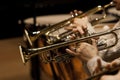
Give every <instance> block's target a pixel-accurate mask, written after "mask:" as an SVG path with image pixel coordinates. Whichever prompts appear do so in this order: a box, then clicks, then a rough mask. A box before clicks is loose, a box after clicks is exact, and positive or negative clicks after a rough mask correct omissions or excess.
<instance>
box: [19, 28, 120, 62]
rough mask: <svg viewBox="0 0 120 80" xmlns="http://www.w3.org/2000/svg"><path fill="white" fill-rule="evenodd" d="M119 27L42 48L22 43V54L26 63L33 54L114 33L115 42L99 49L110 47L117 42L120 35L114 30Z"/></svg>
mask: <svg viewBox="0 0 120 80" xmlns="http://www.w3.org/2000/svg"><path fill="white" fill-rule="evenodd" d="M119 29H120V27H118V28H114V29H112V30H108V31H105V32H102V33H96V34H93V35H90V36H87V37H83V38H78V39H75V40H70V41H67V42H61V43H57V44H53V45H49V46H45V47H40V48H30V49H28V48H25V47H23V46H21V45H20V46H19V48H20V54H21V57H22V60H23V63H26V62H27V61H28V60H29V59H30V58H31V57H32V56H35V55H38V54H41V53H43V52H45V51H50V50H54V49H58V48H60V47H64V46H68V45H70V44H73V43H78V42H81V41H85V40H89V39H91V38H95V37H99V36H103V35H108V34H112V35H113V36H114V37H115V42H114V44H113V45H110V46H107V47H103V48H101V49H99V48H98V49H99V50H104V49H108V48H110V47H113V46H115V45H116V44H117V42H118V36H117V34H116V33H115V32H114V31H116V30H119ZM98 47H99V46H98Z"/></svg>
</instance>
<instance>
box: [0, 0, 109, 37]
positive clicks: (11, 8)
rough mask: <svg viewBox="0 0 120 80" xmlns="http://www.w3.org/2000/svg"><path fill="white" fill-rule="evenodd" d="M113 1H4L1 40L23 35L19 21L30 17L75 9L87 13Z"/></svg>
mask: <svg viewBox="0 0 120 80" xmlns="http://www.w3.org/2000/svg"><path fill="white" fill-rule="evenodd" d="M110 1H111V0H58V1H57V0H16V1H13V0H3V1H2V2H1V3H0V24H1V29H0V34H1V35H0V38H1V39H2V38H9V37H17V36H21V35H22V30H23V26H21V25H20V24H19V23H18V21H19V20H20V21H23V20H24V19H26V18H28V17H34V16H38V15H39V16H40V15H47V14H60V13H69V12H70V11H73V10H74V9H77V10H82V11H86V10H89V9H91V8H93V7H95V6H97V5H104V4H106V3H109V2H110Z"/></svg>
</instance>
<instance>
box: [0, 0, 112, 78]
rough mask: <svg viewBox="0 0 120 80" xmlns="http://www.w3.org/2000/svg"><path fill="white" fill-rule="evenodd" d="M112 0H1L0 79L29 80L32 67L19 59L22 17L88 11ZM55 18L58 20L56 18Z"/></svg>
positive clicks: (22, 26) (23, 18)
mask: <svg viewBox="0 0 120 80" xmlns="http://www.w3.org/2000/svg"><path fill="white" fill-rule="evenodd" d="M110 1H111V0H16V1H14V0H3V1H1V2H0V27H1V29H0V45H1V46H0V63H1V64H0V80H31V71H30V70H31V68H30V67H31V66H30V65H29V63H27V64H26V65H24V64H23V63H22V61H21V57H20V54H19V49H18V45H19V43H22V42H23V29H24V26H25V24H24V20H25V19H27V18H30V17H35V16H36V17H37V16H42V15H49V14H66V13H67V14H69V13H70V11H73V10H75V9H77V10H82V11H87V10H89V9H91V8H93V7H96V6H97V5H104V4H107V3H109V2H110ZM56 20H57V19H56Z"/></svg>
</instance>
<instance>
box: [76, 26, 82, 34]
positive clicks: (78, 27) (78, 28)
mask: <svg viewBox="0 0 120 80" xmlns="http://www.w3.org/2000/svg"><path fill="white" fill-rule="evenodd" d="M77 30H78V31H79V32H80V34H81V35H83V34H84V30H83V28H82V27H81V26H77Z"/></svg>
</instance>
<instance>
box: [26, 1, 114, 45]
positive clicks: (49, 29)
mask: <svg viewBox="0 0 120 80" xmlns="http://www.w3.org/2000/svg"><path fill="white" fill-rule="evenodd" d="M113 5H114V4H113V2H110V3H109V4H106V5H104V6H101V5H99V6H97V7H95V8H93V9H91V10H88V11H87V12H85V13H82V14H78V15H76V16H74V17H71V18H68V19H66V20H63V21H61V22H59V23H56V24H54V25H51V26H49V27H47V28H44V29H42V30H40V31H36V33H35V32H30V33H29V32H28V31H27V30H26V29H25V35H26V37H27V39H28V42H29V43H30V45H31V46H32V45H33V44H32V43H33V42H34V41H35V40H36V39H38V38H39V36H41V35H45V36H46V37H47V38H48V39H47V40H48V41H47V42H48V43H49V44H53V43H54V42H55V41H56V40H59V39H61V36H60V35H59V34H58V35H53V34H52V33H53V32H55V31H58V30H59V29H61V28H64V27H65V26H67V25H70V24H71V22H72V21H73V19H74V18H76V17H77V18H82V17H84V16H89V15H92V14H95V13H97V12H99V11H103V16H102V17H101V18H96V19H95V20H93V21H92V22H91V24H93V25H95V24H97V23H98V22H99V21H100V20H102V19H105V18H106V16H107V15H106V12H105V9H106V8H108V7H110V6H113ZM69 33H70V34H71V32H69ZM51 34H52V35H51ZM33 35H34V36H33ZM63 35H65V34H63ZM67 35H69V34H68V33H67Z"/></svg>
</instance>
